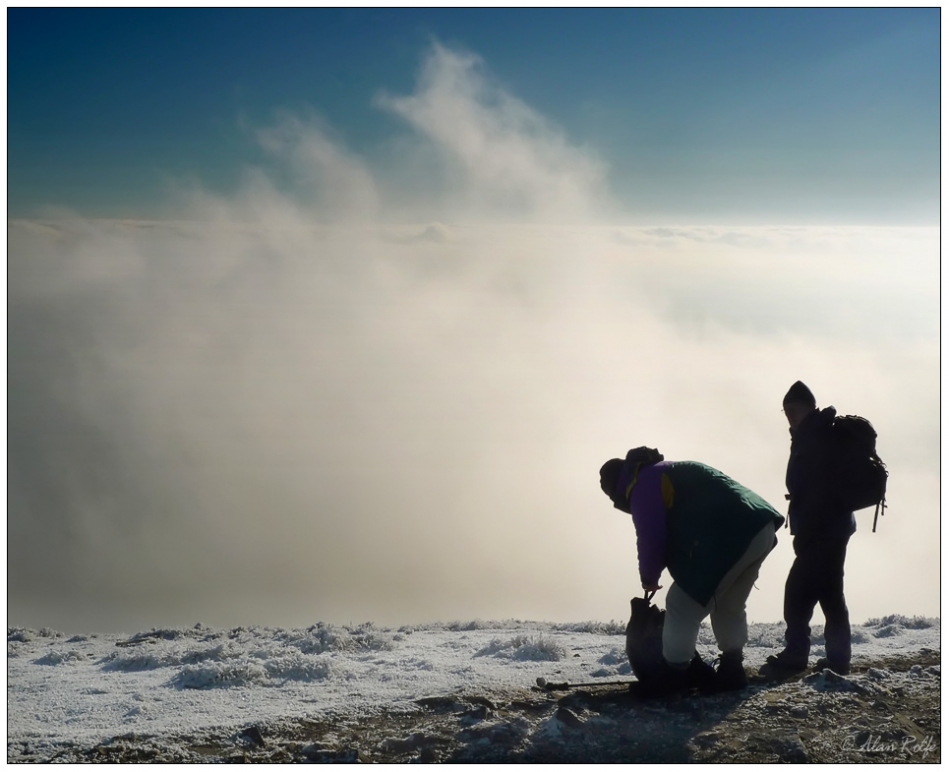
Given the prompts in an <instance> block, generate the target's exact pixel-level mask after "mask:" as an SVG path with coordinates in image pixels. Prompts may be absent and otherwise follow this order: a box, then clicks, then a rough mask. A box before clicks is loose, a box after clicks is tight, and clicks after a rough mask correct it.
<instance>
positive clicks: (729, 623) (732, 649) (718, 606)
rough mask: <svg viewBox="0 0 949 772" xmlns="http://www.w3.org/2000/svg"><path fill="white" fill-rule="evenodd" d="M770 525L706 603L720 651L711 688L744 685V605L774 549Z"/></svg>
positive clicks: (745, 679)
mask: <svg viewBox="0 0 949 772" xmlns="http://www.w3.org/2000/svg"><path fill="white" fill-rule="evenodd" d="M774 545H775V533H774V526H773V525H771V524H768V525H767V526H765V527H764V528H762V529H761V531H759V532H758V533H757V534H756V535H755V538H754V539H752V541H751V543H750V544H749V545H748V548H747V549H746V550H745V553H744V554H743V555H742V557H741V558H740V559H739V560H738V561H737V562H736V563H735V565H734V566H733V567H732V569H731V570H730V571H729V572H728V573H727V574H726V575H725V577H724V578H723V579H722V581H721V582H720V583H719V585H718V588H717V589H716V591H715V595H714V596H713V598H712V601H711V603H710V604H709V608H710V612H711V622H712V632H713V633H714V634H715V640H716V642H717V643H718V648H719V649H721V651H722V656H721V659H720V662H719V666H718V670H716V671H715V677H714V678H713V679H712V680H711V681H710V682H709V683H708V684H707V686H706V690H707V691H711V692H722V691H732V690H737V689H744V688H745V687H746V686H747V685H748V676H747V675H746V674H745V666H744V664H743V662H744V652H743V649H744V646H745V644H746V643H747V642H748V618H747V615H746V612H745V606H746V604H747V602H748V596H749V595H750V594H751V590H752V588H753V587H754V584H755V580H756V579H757V578H758V572H759V570H760V569H761V564H762V563H763V562H764V560H765V558H766V557H767V556H768V555H769V554H770V552H771V550H772V549H774Z"/></svg>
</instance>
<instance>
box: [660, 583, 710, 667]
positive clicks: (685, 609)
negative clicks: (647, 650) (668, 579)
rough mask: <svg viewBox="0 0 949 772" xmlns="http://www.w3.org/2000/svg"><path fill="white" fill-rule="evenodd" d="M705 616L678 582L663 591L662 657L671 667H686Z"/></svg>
mask: <svg viewBox="0 0 949 772" xmlns="http://www.w3.org/2000/svg"><path fill="white" fill-rule="evenodd" d="M707 615H708V611H707V610H706V609H705V607H703V606H701V605H699V604H698V603H696V602H695V601H694V600H692V598H691V597H689V595H688V593H686V592H685V591H684V590H683V589H682V588H681V587H679V585H678V583H676V582H673V583H672V587H670V588H669V592H668V593H667V594H666V618H665V622H663V625H662V656H663V658H664V659H665V660H666V662H668V663H669V664H670V665H672V666H673V667H677V666H678V667H682V668H686V667H688V665H689V662H690V661H691V660H692V655H693V654H694V653H695V642H696V640H697V639H698V637H699V627H700V626H701V624H702V620H703V619H705V617H706V616H707Z"/></svg>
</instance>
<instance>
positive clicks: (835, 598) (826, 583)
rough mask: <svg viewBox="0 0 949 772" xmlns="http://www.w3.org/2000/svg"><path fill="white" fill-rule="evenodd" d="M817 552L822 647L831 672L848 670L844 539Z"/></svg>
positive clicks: (848, 649) (835, 541)
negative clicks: (818, 554) (822, 613)
mask: <svg viewBox="0 0 949 772" xmlns="http://www.w3.org/2000/svg"><path fill="white" fill-rule="evenodd" d="M822 547H823V549H822V550H821V557H822V560H821V565H820V574H821V576H822V579H823V581H822V584H821V592H820V595H819V597H818V602H819V603H820V607H821V610H822V611H823V612H824V647H825V650H826V652H827V665H828V667H830V668H831V669H834V670H837V671H840V670H844V671H848V670H849V669H850V654H851V642H850V612H849V610H848V609H847V601H846V598H844V561H845V560H846V558H847V539H836V540H833V541H829V542H825V543H824V544H823V545H822Z"/></svg>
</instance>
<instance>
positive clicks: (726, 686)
mask: <svg viewBox="0 0 949 772" xmlns="http://www.w3.org/2000/svg"><path fill="white" fill-rule="evenodd" d="M743 660H744V657H743V656H742V653H741V650H738V651H726V652H723V653H722V656H721V658H720V660H719V663H718V670H716V671H715V678H714V680H713V681H712V683H711V686H710V690H709V691H710V693H716V692H734V691H739V690H741V689H744V688H746V687H747V686H748V676H747V675H746V674H745V666H744V664H743Z"/></svg>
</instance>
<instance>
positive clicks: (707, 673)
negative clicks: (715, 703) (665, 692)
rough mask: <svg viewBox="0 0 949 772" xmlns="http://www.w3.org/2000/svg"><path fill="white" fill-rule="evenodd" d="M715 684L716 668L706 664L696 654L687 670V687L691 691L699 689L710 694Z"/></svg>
mask: <svg viewBox="0 0 949 772" xmlns="http://www.w3.org/2000/svg"><path fill="white" fill-rule="evenodd" d="M714 682H715V668H713V667H712V666H711V665H709V664H708V663H706V662H705V660H703V659H702V657H701V656H700V655H699V653H698V652H696V653H695V655H694V656H693V657H692V661H691V662H690V663H689V668H688V670H686V686H688V687H689V688H690V689H691V688H694V689H698V690H699V691H700V692H709V691H710V690H711V689H712V684H713V683H714Z"/></svg>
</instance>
